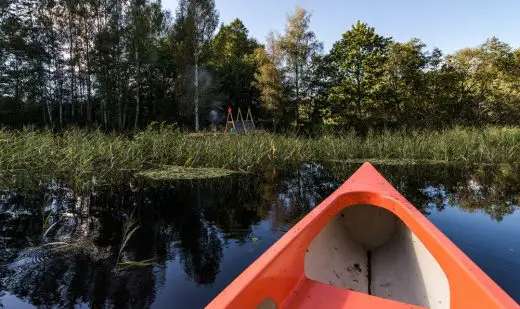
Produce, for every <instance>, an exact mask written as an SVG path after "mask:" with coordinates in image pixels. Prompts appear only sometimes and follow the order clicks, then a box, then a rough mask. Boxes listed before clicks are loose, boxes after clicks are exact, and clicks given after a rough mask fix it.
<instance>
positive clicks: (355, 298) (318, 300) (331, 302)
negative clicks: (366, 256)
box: [286, 279, 424, 309]
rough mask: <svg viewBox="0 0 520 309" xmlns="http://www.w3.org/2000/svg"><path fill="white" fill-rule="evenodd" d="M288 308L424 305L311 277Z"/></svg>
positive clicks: (413, 308) (410, 307)
mask: <svg viewBox="0 0 520 309" xmlns="http://www.w3.org/2000/svg"><path fill="white" fill-rule="evenodd" d="M286 308H287V309H318V308H338V309H356V308H385V309H424V307H419V306H414V305H409V304H405V303H400V302H396V301H393V300H389V299H384V298H381V297H377V296H372V295H368V294H364V293H360V292H356V291H352V290H347V289H342V288H338V287H335V286H332V285H327V284H324V283H321V282H317V281H314V280H311V279H306V280H305V282H304V283H303V284H302V285H301V286H300V288H299V289H298V290H297V291H296V292H295V293H294V296H293V297H292V299H291V300H290V301H289V304H288V305H287V307H286Z"/></svg>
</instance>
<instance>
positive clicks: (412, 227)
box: [207, 163, 519, 309]
mask: <svg viewBox="0 0 520 309" xmlns="http://www.w3.org/2000/svg"><path fill="white" fill-rule="evenodd" d="M366 207H368V208H366ZM356 212H357V213H356ZM361 212H372V213H375V214H376V216H378V213H381V216H387V217H388V218H390V220H389V221H388V220H379V221H374V218H373V217H372V215H367V216H368V217H367V218H365V219H366V220H365V222H363V220H362V219H359V220H356V219H349V217H352V218H362V217H363V216H360V213H361ZM392 218H394V221H395V222H394V223H392ZM334 220H336V221H338V222H337V223H334ZM387 221H388V222H390V223H388V222H387ZM345 222H346V223H345ZM374 222H377V224H374ZM385 222H386V223H385ZM356 224H358V225H359V227H357V228H356V227H355V225H356ZM385 224H387V225H388V226H386V225H385ZM329 230H330V231H329ZM324 233H325V234H324ZM346 235H348V236H346ZM335 238H336V239H335ZM347 238H351V239H350V240H351V242H350V243H349V240H348V239H347ZM334 241H335V242H336V244H335V243H334ZM393 242H394V243H393ZM399 242H401V244H399ZM338 244H341V246H340V245H338ZM385 245H388V246H389V247H391V248H390V249H389V252H388V253H384V251H382V252H379V253H378V250H381V249H382V248H384V246H385ZM335 248H336V249H335ZM392 249H393V251H392ZM331 250H332V251H331ZM339 250H341V252H338V253H337V254H336V255H335V256H336V259H334V258H333V257H332V256H333V254H334V251H339ZM368 252H371V253H370V256H369V254H368ZM385 254H386V255H385ZM363 256H365V258H364V259H363ZM356 260H358V262H356ZM369 261H370V262H369ZM403 261H404V262H403ZM406 261H408V262H406ZM411 261H413V262H414V263H416V264H413V263H411ZM369 263H370V264H369ZM399 263H401V265H400V264H399ZM356 264H357V265H356ZM410 264H413V266H412V267H410V266H409V265H410ZM407 266H408V267H407ZM349 267H350V268H351V271H350V272H349V271H348V269H349ZM400 267H401V268H400ZM402 268H405V269H402ZM369 271H370V276H369V273H368V272H369ZM352 273H355V274H354V275H352V276H350V275H351V274H352ZM399 274H401V275H403V276H401V280H398V275H399ZM416 274H417V276H419V275H420V276H421V278H419V279H414V280H415V281H413V280H412V281H413V282H415V284H414V285H413V286H407V285H406V284H405V283H403V282H404V280H409V279H413V277H414V276H415V275H416ZM338 277H339V278H338ZM369 277H370V280H369V279H368V278H369ZM354 280H357V281H358V282H355V281H354ZM363 280H365V281H363ZM369 281H370V282H369ZM417 282H422V285H420V284H417ZM356 284H357V285H356ZM411 287H417V289H416V290H414V292H410V291H409V290H410V288H411ZM349 289H351V290H349ZM389 289H390V290H389ZM417 290H419V291H417ZM421 290H424V291H421ZM369 294H372V295H369ZM388 294H390V295H388ZM302 295H304V296H305V297H304V298H302ZM333 295H335V297H333ZM469 295H471V296H470V297H468V296H469ZM306 299H307V300H306ZM311 299H312V301H311ZM425 299H426V300H425ZM371 302H380V305H382V304H383V303H384V306H385V308H420V307H423V308H424V307H427V308H454V309H459V308H486V309H487V308H519V306H518V305H517V304H516V302H514V301H513V300H512V299H511V298H510V297H509V296H508V295H507V294H506V293H505V292H504V291H503V290H502V289H500V288H499V287H498V286H497V285H496V284H495V283H494V282H493V281H492V280H491V279H490V278H489V277H488V276H487V275H486V274H485V273H484V272H483V271H482V270H480V268H479V267H478V266H477V265H475V264H474V263H473V262H472V261H471V260H470V259H469V258H468V257H467V256H466V255H465V254H464V253H463V252H462V251H461V250H460V249H458V248H457V247H456V246H455V245H454V244H453V243H452V242H451V241H450V240H449V239H448V238H447V237H446V236H445V235H444V234H442V233H441V232H440V231H439V230H438V229H437V228H436V227H435V226H434V225H433V224H432V223H431V222H430V221H428V219H426V218H425V217H424V216H423V215H422V214H421V213H420V212H419V211H418V210H417V209H416V208H415V207H413V205H411V204H410V203H409V202H408V201H407V200H406V199H405V198H404V197H403V196H402V195H401V194H399V192H397V191H396V190H395V189H394V188H393V187H392V186H391V185H390V184H389V183H388V182H387V181H386V180H385V179H384V178H383V177H382V176H381V175H380V174H379V173H378V172H377V171H376V170H375V168H374V167H373V166H372V165H370V164H369V163H365V164H364V165H363V166H362V167H361V168H360V169H359V170H358V171H357V172H356V173H355V174H354V175H353V176H352V177H351V178H350V179H349V180H347V181H346V182H345V183H344V184H343V185H342V186H341V187H340V188H339V189H338V190H336V191H335V192H334V193H333V194H332V195H330V196H329V197H328V198H327V199H325V200H324V201H323V202H322V203H321V204H320V205H318V206H317V207H316V208H314V209H313V210H312V211H311V212H310V213H309V214H308V215H307V216H305V217H304V218H303V219H302V220H301V221H300V222H298V223H297V224H296V225H295V226H294V227H293V228H292V229H291V230H289V231H288V232H287V233H286V234H285V235H284V236H283V237H282V238H280V240H278V241H277V242H276V243H275V244H274V245H273V246H272V247H271V248H270V249H268V250H267V251H266V252H265V253H264V254H263V255H262V256H261V257H260V258H258V259H257V260H256V261H255V262H254V263H253V264H251V265H250V266H249V267H248V268H247V269H246V270H245V271H244V272H243V273H242V274H241V275H240V276H239V277H237V278H236V279H235V280H234V281H233V282H232V283H231V284H230V285H229V286H228V287H227V288H226V289H224V291H222V292H221V293H220V294H219V295H218V296H217V297H216V298H215V299H214V300H213V301H212V302H211V303H210V304H209V305H208V306H207V308H262V309H272V308H305V307H306V306H308V305H309V304H312V305H313V306H315V307H313V308H346V306H347V305H348V306H349V307H348V308H368V307H372V305H368V304H370V303H371ZM439 302H440V303H439ZM448 304H449V305H448ZM316 306H317V307H316ZM414 306H415V307H414ZM309 308H310V307H309Z"/></svg>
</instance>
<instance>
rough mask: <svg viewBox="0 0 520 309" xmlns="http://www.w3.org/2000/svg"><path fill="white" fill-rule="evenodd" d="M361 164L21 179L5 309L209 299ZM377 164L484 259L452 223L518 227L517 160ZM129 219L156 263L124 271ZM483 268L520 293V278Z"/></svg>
mask: <svg viewBox="0 0 520 309" xmlns="http://www.w3.org/2000/svg"><path fill="white" fill-rule="evenodd" d="M358 167H359V165H358V164H356V165H345V164H327V165H320V164H314V163H306V164H302V165H300V166H297V167H295V168H287V169H284V170H280V169H278V170H267V169H266V170H263V171H259V172H257V173H255V174H249V175H233V176H231V177H226V178H220V179H211V180H200V181H182V182H180V181H177V182H162V183H161V182H159V183H154V184H150V183H142V182H139V181H137V180H135V179H130V180H126V181H121V183H124V185H118V186H97V187H93V188H90V189H84V188H83V189H82V190H72V189H71V186H70V185H68V184H67V183H64V182H60V181H57V180H53V179H50V180H45V181H40V182H38V183H37V184H34V183H33V184H31V185H27V186H19V185H16V183H12V184H11V187H10V189H8V190H3V191H0V261H1V263H0V291H1V292H0V307H2V306H4V307H5V308H25V307H24V305H26V306H27V305H29V304H30V305H32V306H36V307H43V308H47V307H60V308H62V307H63V308H72V307H95V308H102V307H110V308H111V307H115V308H149V307H154V308H162V307H172V305H173V307H175V308H177V307H178V308H198V307H203V306H204V305H205V304H207V303H208V302H209V301H210V300H211V299H212V298H213V297H215V296H216V295H217V294H218V293H219V292H220V291H221V290H222V289H223V288H224V287H225V286H226V285H227V284H229V283H230V282H231V281H232V280H233V279H234V278H235V277H236V276H237V275H238V274H239V273H240V272H241V271H242V270H243V269H244V268H246V267H247V266H248V265H249V264H250V263H251V262H252V261H254V260H255V259H256V258H257V257H258V256H259V255H261V254H262V253H263V252H264V251H265V250H266V249H267V248H269V246H271V245H272V244H273V243H274V242H275V241H276V240H277V239H278V238H279V237H281V236H282V235H283V233H284V232H285V231H287V230H288V229H289V228H290V227H291V226H292V225H294V224H295V223H296V222H298V220H299V219H301V218H302V217H303V216H304V215H305V214H307V213H308V212H309V211H310V210H311V209H312V208H313V207H315V206H316V205H317V204H318V203H319V202H320V201H322V200H323V199H324V198H325V197H327V196H328V195H329V194H330V193H332V192H333V191H334V190H335V189H336V188H337V187H338V186H339V185H340V184H341V182H342V181H343V180H345V179H347V178H348V177H349V176H350V175H351V174H352V173H353V172H354V171H355V170H356V169H357V168H358ZM377 168H378V169H379V170H380V172H381V173H382V174H383V175H384V176H385V177H386V178H387V179H388V180H389V181H390V182H391V183H392V184H393V185H394V186H396V187H397V189H398V190H399V191H400V192H401V193H403V195H404V196H405V197H407V198H408V199H409V200H410V201H411V202H412V203H413V204H414V205H416V207H418V209H419V210H420V211H421V212H423V213H424V214H426V215H428V216H430V218H431V220H432V221H433V222H434V223H435V224H436V225H437V226H439V228H441V230H443V231H444V232H445V233H447V235H448V237H450V238H452V239H453V240H454V241H455V242H456V243H457V244H459V245H461V248H462V249H463V250H464V251H466V252H467V253H468V254H469V255H470V257H472V258H474V259H475V260H476V262H477V263H479V257H484V255H482V253H481V251H482V250H481V251H479V250H476V251H475V250H473V249H474V248H475V246H476V247H477V248H480V247H479V246H481V245H482V246H483V248H480V249H485V248H486V247H485V246H486V244H485V243H484V244H479V243H478V239H477V240H474V239H473V238H472V237H471V235H470V236H467V235H466V236H465V235H462V233H460V232H456V231H454V230H450V225H449V223H450V222H451V221H450V220H454V218H462V217H464V218H466V217H465V216H467V218H469V219H464V220H466V222H469V223H468V224H470V225H471V224H474V225H475V226H476V225H477V224H479V226H481V228H485V227H482V225H480V224H481V223H477V222H480V221H478V220H483V221H482V222H485V224H487V225H486V226H488V227H489V231H491V232H492V231H494V229H496V228H497V227H500V228H501V229H505V227H506V226H508V224H509V223H508V222H509V221H511V220H516V222H515V223H516V224H515V225H512V226H518V225H520V216H518V215H517V213H515V211H516V210H517V209H518V206H517V205H518V204H519V200H518V199H519V197H518V195H519V194H520V176H519V173H518V172H517V171H518V169H516V168H514V167H494V166H457V165H408V166H398V165H380V166H377ZM22 179H23V178H22ZM131 217H132V218H134V219H135V220H136V221H137V223H138V225H139V228H138V229H137V230H136V232H135V233H134V234H133V235H132V237H131V238H130V240H129V241H128V243H127V244H126V245H125V246H124V248H123V250H122V259H124V260H126V261H142V260H149V259H151V260H152V264H151V265H149V266H141V267H130V268H128V269H125V270H122V271H117V270H116V266H117V265H116V264H117V256H118V252H119V250H120V248H121V245H122V237H123V228H124V226H125V223H126V222H128V220H129V219H130V218H131ZM473 219H475V220H476V221H475V223H472V222H473V221H472V220H473ZM469 227H470V228H471V226H469ZM504 231H505V232H503V233H507V232H509V233H517V232H518V229H517V228H516V227H514V228H513V229H512V230H507V229H505V230H504ZM500 235H501V234H500ZM517 238H519V239H520V234H519V235H517ZM475 242H476V244H475ZM468 244H469V245H468ZM505 245H507V247H508V248H507V249H506V250H509V251H508V252H506V253H507V254H509V256H507V255H501V254H498V257H497V259H500V258H501V257H500V256H505V258H508V259H510V261H513V262H511V263H510V264H508V265H509V266H508V267H517V268H516V269H509V270H508V271H509V272H513V273H515V272H516V273H518V272H520V264H518V262H514V261H517V260H518V258H516V257H517V255H518V254H519V253H520V241H518V243H517V242H513V243H507V244H505ZM472 246H473V247H472ZM515 246H518V247H515ZM509 247H511V248H509ZM466 249H467V250H466ZM472 250H473V251H472ZM497 250H499V249H497ZM515 250H516V251H515ZM479 252H480V253H479ZM500 262H501V261H499V260H496V263H500ZM496 263H493V265H496ZM479 265H481V267H483V268H484V270H485V271H488V269H490V271H489V272H488V273H489V274H490V275H491V276H492V277H493V279H494V280H495V281H496V282H498V283H499V284H501V285H502V287H503V288H504V289H505V290H506V291H508V292H509V293H510V294H511V295H512V296H513V297H514V298H515V299H516V300H517V301H518V300H520V290H518V286H519V285H520V278H517V279H511V278H510V277H507V275H504V274H503V272H501V270H500V269H499V270H496V271H495V270H493V269H492V267H496V266H493V265H491V264H490V265H489V267H488V266H487V264H486V263H485V262H482V263H479ZM486 267H488V269H486ZM494 275H495V276H494Z"/></svg>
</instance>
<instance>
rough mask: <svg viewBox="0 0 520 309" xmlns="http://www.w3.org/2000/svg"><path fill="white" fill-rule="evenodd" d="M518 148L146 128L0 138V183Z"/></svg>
mask: <svg viewBox="0 0 520 309" xmlns="http://www.w3.org/2000/svg"><path fill="white" fill-rule="evenodd" d="M518 145H520V129H518V128H515V127H488V128H483V129H475V128H460V127H457V128H454V129H450V130H443V131H437V132H429V133H427V132H420V131H415V132H414V131H412V132H404V131H396V132H391V131H385V132H383V133H375V132H372V131H371V132H368V133H367V135H366V136H359V135H357V134H356V133H355V132H354V131H350V132H348V133H343V134H341V135H324V136H321V137H319V138H308V137H302V136H297V135H281V134H270V133H258V134H251V135H232V134H203V135H195V136H194V135H190V134H186V133H182V132H180V131H178V130H176V129H173V128H171V127H159V128H155V129H152V128H149V129H147V130H145V131H142V132H140V133H138V134H136V135H133V136H122V135H114V134H105V133H102V132H100V131H91V132H87V131H83V130H78V129H74V130H70V131H67V132H65V133H63V134H52V133H49V132H35V131H12V132H6V131H0V171H1V173H0V180H3V179H12V178H13V175H19V174H22V173H30V174H32V175H34V177H45V176H47V177H52V176H54V177H56V176H60V177H64V178H72V179H73V180H75V179H77V181H78V185H82V184H86V183H88V182H90V181H92V179H93V176H94V177H95V178H96V183H103V182H104V181H110V179H112V178H113V177H112V176H117V175H120V173H132V174H133V173H135V172H139V171H143V170H150V169H156V168H159V167H161V166H165V165H168V166H181V167H212V168H221V169H227V170H233V171H241V170H244V171H250V170H255V169H258V168H264V167H265V166H271V165H272V166H276V165H278V164H280V165H286V164H290V163H295V162H302V161H318V162H319V161H333V160H342V161H356V162H358V161H363V160H373V159H376V160H384V161H387V162H388V161H399V162H402V161H406V162H424V161H428V162H465V163H468V162H469V163H519V162H518V160H519V159H518V158H520V147H519V146H518ZM196 171H197V173H198V172H199V170H196ZM212 171H213V170H212ZM177 172H178V173H177V175H178V174H179V173H180V174H182V175H184V174H185V173H184V172H183V171H182V170H181V171H177ZM183 173H184V174H183Z"/></svg>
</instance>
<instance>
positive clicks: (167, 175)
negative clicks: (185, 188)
mask: <svg viewBox="0 0 520 309" xmlns="http://www.w3.org/2000/svg"><path fill="white" fill-rule="evenodd" d="M234 173H235V172H234V171H231V170H226V169H222V168H210V167H201V168H195V167H182V166H163V167H162V168H161V169H155V170H149V171H144V172H139V173H137V174H136V175H137V176H140V177H145V178H148V179H151V180H181V179H182V180H189V179H207V178H217V177H225V176H230V175H232V174H234Z"/></svg>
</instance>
